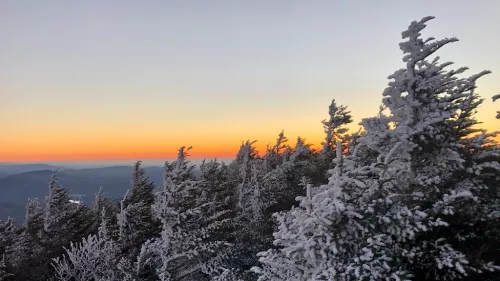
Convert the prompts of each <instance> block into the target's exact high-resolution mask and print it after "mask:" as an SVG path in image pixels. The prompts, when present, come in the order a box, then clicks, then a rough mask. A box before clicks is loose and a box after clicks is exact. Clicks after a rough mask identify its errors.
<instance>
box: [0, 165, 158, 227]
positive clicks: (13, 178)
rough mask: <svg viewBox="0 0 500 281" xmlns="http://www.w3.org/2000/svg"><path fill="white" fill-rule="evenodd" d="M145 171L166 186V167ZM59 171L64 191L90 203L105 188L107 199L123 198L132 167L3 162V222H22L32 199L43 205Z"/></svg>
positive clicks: (0, 167)
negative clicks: (54, 176) (64, 165)
mask: <svg viewBox="0 0 500 281" xmlns="http://www.w3.org/2000/svg"><path fill="white" fill-rule="evenodd" d="M37 168H40V169H38V170H37ZM143 168H144V169H145V171H146V174H147V175H148V176H149V177H150V179H151V180H152V181H153V182H155V183H156V184H157V186H160V185H161V184H162V182H163V167H159V166H157V167H155V166H150V167H143ZM15 172H18V173H15ZM55 172H57V175H58V179H59V183H60V184H61V185H62V186H63V187H64V188H66V189H68V190H69V191H70V192H71V194H73V195H75V196H82V200H83V201H84V203H85V204H90V203H91V202H92V201H93V199H94V195H95V193H96V192H97V191H98V190H99V188H100V187H101V186H102V187H103V189H104V193H105V194H106V196H107V197H109V198H111V199H119V198H121V197H122V196H123V195H124V194H125V192H126V191H127V189H128V188H129V183H130V180H131V176H132V165H130V166H111V167H102V168H84V169H71V168H67V167H58V166H52V165H48V164H16V165H13V166H9V165H7V164H4V163H2V164H0V173H2V174H3V177H2V176H1V175H0V219H6V218H7V217H12V218H14V219H16V220H17V221H18V222H20V223H22V221H24V212H25V205H26V202H27V200H28V198H38V199H39V200H40V201H42V203H43V201H44V199H45V196H47V195H48V191H49V190H48V182H49V179H50V177H51V175H53V174H54V173H55Z"/></svg>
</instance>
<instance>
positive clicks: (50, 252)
mask: <svg viewBox="0 0 500 281" xmlns="http://www.w3.org/2000/svg"><path fill="white" fill-rule="evenodd" d="M70 199H71V196H70V195H69V192H68V191H67V190H66V189H63V188H62V186H61V185H60V184H59V182H58V180H57V177H56V174H54V175H53V176H52V177H51V179H50V182H49V195H48V196H47V197H46V200H45V206H44V209H43V234H42V235H41V244H42V246H43V249H44V251H45V255H46V256H47V257H57V256H60V255H61V254H63V253H64V248H63V247H67V246H69V245H70V242H72V241H78V240H80V239H81V238H82V237H86V236H87V235H89V233H91V231H92V225H93V222H92V219H93V216H92V215H91V210H90V209H89V208H88V207H86V206H85V205H83V204H74V203H71V202H70ZM43 263H44V267H45V272H44V274H43V275H42V276H39V277H40V278H42V279H43V278H49V276H51V275H52V270H53V267H52V266H51V261H50V258H49V260H47V259H45V260H43Z"/></svg>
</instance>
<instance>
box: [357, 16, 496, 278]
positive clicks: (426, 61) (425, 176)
mask: <svg viewBox="0 0 500 281" xmlns="http://www.w3.org/2000/svg"><path fill="white" fill-rule="evenodd" d="M431 19H432V17H426V18H423V19H422V20H421V21H419V22H416V21H415V22H412V24H411V25H410V27H409V28H408V30H407V31H405V32H403V38H404V39H407V41H405V42H403V43H401V44H400V47H401V49H402V50H403V52H404V54H405V56H404V57H403V61H404V62H405V63H406V68H404V69H401V70H398V71H396V72H395V73H394V74H393V75H391V76H390V77H389V78H390V79H393V81H391V82H390V83H389V87H388V88H387V89H386V90H385V91H384V99H383V104H384V106H385V108H386V109H387V110H388V111H389V114H388V115H381V116H380V117H378V118H377V119H373V118H372V119H365V120H363V124H364V125H365V130H366V134H365V135H364V136H362V137H361V138H360V142H361V143H362V144H365V145H366V146H367V147H369V148H371V149H373V150H375V151H377V152H378V153H379V156H378V162H379V167H383V174H382V175H381V178H382V179H384V180H386V184H385V192H386V193H387V194H388V195H390V196H391V197H392V198H391V200H392V201H393V202H394V204H391V205H389V206H386V208H387V209H386V212H387V214H385V215H383V216H381V217H383V218H389V219H390V218H391V217H401V216H402V214H401V213H404V212H411V213H413V214H414V213H415V212H417V211H418V212H419V213H421V214H422V216H425V218H426V223H423V224H421V225H419V224H416V223H415V222H406V225H402V224H401V223H400V224H399V225H398V226H397V227H396V226H395V228H393V230H394V231H395V232H393V233H391V234H392V235H393V236H394V237H396V238H397V239H396V242H397V243H403V242H404V250H401V251H400V252H398V253H397V254H398V255H400V256H399V258H401V263H405V264H407V265H406V267H407V268H408V270H410V271H412V272H413V273H414V274H415V276H416V277H415V278H417V279H419V280H421V279H432V280H458V279H461V278H464V277H465V276H468V275H475V274H476V275H477V274H479V275H480V274H481V273H483V272H484V271H488V270H493V269H494V268H495V266H492V265H490V264H489V262H490V260H489V259H488V258H487V255H482V254H478V253H477V252H476V250H474V249H472V248H470V246H469V245H471V244H479V245H481V244H490V243H491V240H492V239H494V238H493V237H490V238H487V237H484V236H483V235H480V236H481V238H479V237H480V236H478V233H477V232H476V231H479V229H481V228H482V227H483V225H485V224H484V221H485V220H486V221H491V222H493V221H494V220H495V219H496V218H494V217H491V214H489V213H488V212H485V210H488V209H490V208H488V207H486V205H488V203H487V202H488V201H490V199H491V198H490V196H491V195H492V194H491V193H487V192H485V190H486V189H487V188H488V186H487V185H486V184H485V182H484V179H483V178H482V177H483V175H482V174H483V172H482V171H483V170H484V169H485V168H486V167H488V168H492V167H495V168H494V169H493V171H492V172H494V173H498V172H500V166H499V164H498V162H496V161H485V156H487V155H488V154H491V152H486V151H485V146H487V145H489V144H490V143H491V142H492V141H491V136H493V134H486V133H484V132H483V133H480V134H479V135H476V136H473V135H472V134H474V133H478V132H480V130H479V129H477V128H476V127H475V125H477V124H478V123H479V122H478V121H477V120H476V119H475V118H474V114H475V113H476V111H477V107H478V106H479V105H480V104H481V103H482V101H483V100H482V99H480V98H479V96H478V94H477V93H476V92H475V88H476V80H477V79H478V78H480V77H481V76H483V75H485V74H488V73H489V71H483V72H480V73H479V74H475V75H472V76H470V77H465V78H460V77H458V76H457V75H459V74H462V73H463V72H464V71H465V70H467V68H465V67H463V68H459V69H457V70H446V67H448V66H449V65H451V64H452V63H450V62H448V63H440V62H439V57H434V58H431V56H432V55H433V54H434V53H435V52H436V51H437V50H439V49H440V48H442V47H443V46H445V45H447V44H449V43H452V42H456V41H457V39H456V38H445V39H442V40H437V41H435V40H434V38H429V39H426V40H423V39H421V38H420V31H422V30H423V29H424V28H425V27H426V22H428V21H429V20H431ZM373 124H379V125H378V126H373ZM486 194H489V195H486ZM494 196H495V197H496V198H498V193H497V194H496V195H494ZM485 207H486V208H485ZM465 225H468V226H467V227H465ZM474 228H475V229H474ZM389 229H392V228H389ZM402 231H404V232H407V233H408V235H401V234H399V235H398V233H401V232H402ZM493 232H495V233H496V231H493ZM419 233H422V234H419ZM473 253H474V254H473ZM471 256H474V258H471ZM393 259H394V258H393ZM410 264H411V266H409V265H410Z"/></svg>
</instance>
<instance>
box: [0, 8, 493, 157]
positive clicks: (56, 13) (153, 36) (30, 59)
mask: <svg viewBox="0 0 500 281" xmlns="http://www.w3.org/2000/svg"><path fill="white" fill-rule="evenodd" d="M499 11H500V1H496V0H491V1H457V0H454V1H443V0H441V1H428V0H419V1H368V0H367V1H305V0H304V1H292V0H287V1H285V0H282V1H281V0H273V1H229V0H226V1H222V0H217V1H181V0H179V1H128V0H121V1H106V0H99V1H77V0H74V1H68V0H64V1H51V0H46V1H38V0H33V1H23V0H0V38H1V39H0V42H1V43H0V161H24V162H25V161H48V160H80V159H147V158H168V157H171V156H172V155H174V154H175V153H176V150H177V148H178V147H179V146H181V145H187V146H189V145H192V146H194V148H193V150H192V155H193V156H195V157H213V156H219V157H227V156H233V155H234V154H235V152H236V151H237V149H238V147H239V145H240V143H241V141H242V140H246V139H256V140H258V141H259V146H258V147H259V148H260V149H262V148H263V147H265V145H266V144H267V143H271V142H273V141H274V139H275V138H276V136H277V134H278V133H279V132H280V131H281V130H282V129H284V130H285V134H286V136H287V137H288V138H289V139H290V141H291V143H292V144H294V143H295V139H296V137H297V136H299V135H300V136H303V137H305V138H307V140H308V141H309V142H312V143H315V144H319V143H320V141H321V138H322V137H323V129H322V125H321V123H320V121H321V120H323V119H325V118H326V117H327V113H328V105H329V103H330V101H331V100H332V99H333V98H335V99H336V100H337V101H338V102H339V103H341V104H345V105H348V106H349V108H350V109H351V111H352V113H353V115H354V117H355V123H357V122H359V120H360V119H361V118H363V117H368V116H371V115H374V114H375V113H376V112H377V110H378V106H379V104H380V100H381V97H382V96H381V93H382V91H383V89H384V87H385V86H386V85H387V81H388V80H387V76H388V75H389V74H391V73H392V72H394V71H395V70H396V69H399V68H401V67H403V66H404V65H403V63H402V62H401V57H402V56H401V52H400V50H399V46H398V44H399V42H400V41H402V40H401V31H402V30H404V29H405V28H406V27H407V26H408V24H409V23H410V22H411V21H413V20H419V19H420V18H422V17H424V16H428V15H432V16H435V17H436V19H435V20H433V21H431V22H430V23H429V26H428V28H427V29H426V31H425V32H424V35H426V36H431V35H432V36H434V37H437V38H442V37H445V36H456V37H458V38H459V39H460V42H458V43H455V44H453V45H450V46H448V47H445V48H444V49H442V50H441V51H440V53H439V55H440V56H441V57H442V59H443V60H445V61H448V60H451V61H454V62H455V63H456V66H457V67H458V66H464V65H465V66H469V67H470V69H471V71H470V72H469V74H473V73H474V72H479V71H481V70H483V69H489V70H491V71H493V74H490V75H488V76H486V77H484V78H482V79H481V80H480V82H479V92H480V93H481V94H482V96H483V97H484V98H486V99H487V100H486V101H485V103H484V105H483V106H482V107H481V112H480V114H479V119H480V120H482V121H483V122H484V128H487V129H490V130H491V129H495V127H496V128H498V127H500V126H498V124H499V123H498V121H496V120H495V119H494V115H495V111H496V110H497V109H498V108H500V105H499V104H496V105H495V104H493V103H492V101H491V96H493V95H494V94H496V93H499V92H500V55H499V50H500V37H499V36H498V34H499V33H498V29H499V28H500V17H499V16H498V12H499Z"/></svg>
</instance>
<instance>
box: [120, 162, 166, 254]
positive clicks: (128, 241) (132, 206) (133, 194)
mask: <svg viewBox="0 0 500 281" xmlns="http://www.w3.org/2000/svg"><path fill="white" fill-rule="evenodd" d="M154 188H155V186H154V183H153V182H151V181H150V179H149V178H148V177H147V176H146V172H145V171H144V169H143V168H141V162H140V161H138V162H136V163H135V165H134V167H133V170H132V180H131V181H130V188H129V189H128V190H127V192H126V194H125V196H124V197H123V199H122V201H121V205H120V206H121V208H120V212H119V213H118V214H117V222H118V227H119V243H120V245H121V248H122V251H123V254H124V255H125V257H126V258H128V259H129V260H135V258H136V257H137V255H138V254H139V252H140V249H141V246H142V244H143V243H144V242H146V241H147V240H148V239H151V238H153V237H155V236H157V235H159V232H160V230H159V223H158V222H157V220H156V219H155V218H154V217H153V212H152V205H153V203H154V192H153V190H154Z"/></svg>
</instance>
